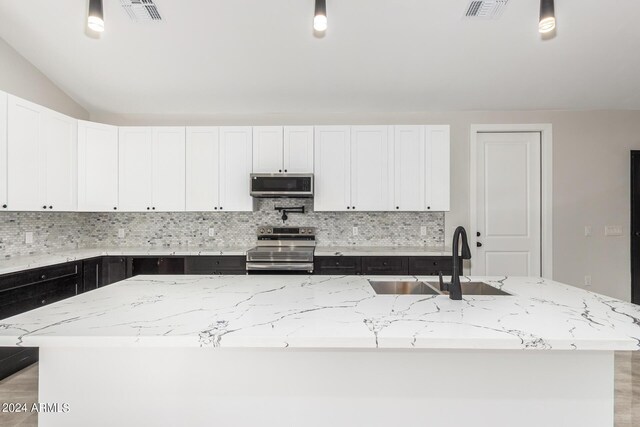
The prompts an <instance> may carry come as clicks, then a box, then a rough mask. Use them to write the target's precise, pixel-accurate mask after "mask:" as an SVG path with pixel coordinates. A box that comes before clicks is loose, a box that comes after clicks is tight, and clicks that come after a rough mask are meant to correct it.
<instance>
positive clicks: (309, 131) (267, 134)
mask: <svg viewBox="0 0 640 427" xmlns="http://www.w3.org/2000/svg"><path fill="white" fill-rule="evenodd" d="M253 173H313V126H285V127H282V126H255V127H254V128H253Z"/></svg>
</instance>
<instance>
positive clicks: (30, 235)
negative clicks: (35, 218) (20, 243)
mask: <svg viewBox="0 0 640 427" xmlns="http://www.w3.org/2000/svg"><path fill="white" fill-rule="evenodd" d="M24 242H25V243H26V244H27V245H30V244H32V243H33V231H27V232H26V233H24Z"/></svg>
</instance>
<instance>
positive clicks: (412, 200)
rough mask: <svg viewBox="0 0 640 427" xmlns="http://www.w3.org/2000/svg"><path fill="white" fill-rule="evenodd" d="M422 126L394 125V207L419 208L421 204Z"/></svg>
mask: <svg viewBox="0 0 640 427" xmlns="http://www.w3.org/2000/svg"><path fill="white" fill-rule="evenodd" d="M424 130H425V129H424V126H394V138H393V146H394V148H393V153H394V156H393V173H394V210H396V211H423V210H425V208H426V205H425V197H426V190H425V136H424Z"/></svg>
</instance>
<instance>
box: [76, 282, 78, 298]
mask: <svg viewBox="0 0 640 427" xmlns="http://www.w3.org/2000/svg"><path fill="white" fill-rule="evenodd" d="M76 295H78V284H77V283H76Z"/></svg>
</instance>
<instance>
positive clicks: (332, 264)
mask: <svg viewBox="0 0 640 427" xmlns="http://www.w3.org/2000/svg"><path fill="white" fill-rule="evenodd" d="M313 264H314V266H313V269H314V274H325V275H329V274H334V275H348V274H360V273H361V271H362V263H361V258H360V257H355V256H320V257H315V258H314V260H313Z"/></svg>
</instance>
